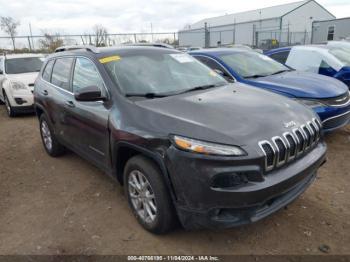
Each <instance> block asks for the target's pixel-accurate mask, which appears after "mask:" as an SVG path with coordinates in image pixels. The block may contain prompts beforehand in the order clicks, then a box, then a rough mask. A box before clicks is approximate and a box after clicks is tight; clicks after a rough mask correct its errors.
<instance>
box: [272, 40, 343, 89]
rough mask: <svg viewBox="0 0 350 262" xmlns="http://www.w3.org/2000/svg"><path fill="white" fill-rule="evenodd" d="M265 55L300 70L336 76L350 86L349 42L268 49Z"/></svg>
mask: <svg viewBox="0 0 350 262" xmlns="http://www.w3.org/2000/svg"><path fill="white" fill-rule="evenodd" d="M265 55H267V56H269V57H271V58H272V59H275V60H276V61H277V62H280V63H282V64H285V65H287V66H289V67H291V68H294V69H296V70H299V71H304V72H312V73H316V74H321V75H326V76H330V77H334V78H336V79H338V80H340V81H342V82H344V83H345V84H346V85H347V86H348V87H349V88H350V44H349V43H346V42H344V43H343V42H329V43H328V44H327V45H309V46H294V47H283V48H277V49H273V50H270V51H267V52H265Z"/></svg>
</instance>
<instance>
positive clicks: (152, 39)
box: [151, 22, 154, 43]
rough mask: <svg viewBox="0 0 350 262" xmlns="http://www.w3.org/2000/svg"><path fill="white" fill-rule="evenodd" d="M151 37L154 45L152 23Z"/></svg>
mask: <svg viewBox="0 0 350 262" xmlns="http://www.w3.org/2000/svg"><path fill="white" fill-rule="evenodd" d="M151 36H152V43H153V41H154V40H153V25H152V22H151Z"/></svg>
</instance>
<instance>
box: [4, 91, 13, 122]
mask: <svg viewBox="0 0 350 262" xmlns="http://www.w3.org/2000/svg"><path fill="white" fill-rule="evenodd" d="M4 100H5V108H6V112H7V115H8V116H9V117H15V116H16V113H15V112H14V110H13V108H12V106H11V104H10V101H9V99H8V98H7V95H6V93H5V92H4Z"/></svg>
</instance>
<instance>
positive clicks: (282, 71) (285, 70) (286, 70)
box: [270, 69, 291, 76]
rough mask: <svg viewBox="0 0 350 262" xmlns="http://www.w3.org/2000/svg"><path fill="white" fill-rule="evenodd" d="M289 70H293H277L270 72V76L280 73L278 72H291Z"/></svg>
mask: <svg viewBox="0 0 350 262" xmlns="http://www.w3.org/2000/svg"><path fill="white" fill-rule="evenodd" d="M289 71H291V70H290V69H283V70H279V71H277V72H275V73H272V74H270V76H272V75H278V74H281V73H284V72H289Z"/></svg>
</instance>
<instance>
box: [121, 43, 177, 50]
mask: <svg viewBox="0 0 350 262" xmlns="http://www.w3.org/2000/svg"><path fill="white" fill-rule="evenodd" d="M124 45H125V46H150V47H163V48H170V49H174V47H173V46H172V45H169V44H165V43H133V44H124Z"/></svg>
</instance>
